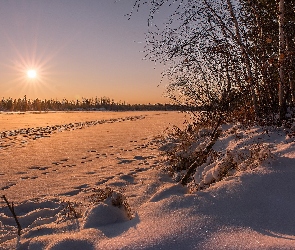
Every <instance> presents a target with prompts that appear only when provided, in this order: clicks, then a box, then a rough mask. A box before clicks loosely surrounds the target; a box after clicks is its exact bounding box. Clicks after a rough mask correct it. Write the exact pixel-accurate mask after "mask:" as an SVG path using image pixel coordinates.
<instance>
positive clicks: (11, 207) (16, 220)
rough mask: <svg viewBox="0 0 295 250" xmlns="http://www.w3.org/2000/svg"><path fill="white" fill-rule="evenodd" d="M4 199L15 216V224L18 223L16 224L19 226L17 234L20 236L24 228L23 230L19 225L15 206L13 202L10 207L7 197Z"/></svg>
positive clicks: (3, 196)
mask: <svg viewBox="0 0 295 250" xmlns="http://www.w3.org/2000/svg"><path fill="white" fill-rule="evenodd" d="M2 198H3V200H4V201H5V202H6V204H7V206H8V208H9V210H10V212H11V213H12V215H13V218H14V220H15V222H16V224H17V228H18V230H17V234H18V235H19V236H20V233H21V230H22V228H21V225H20V223H19V221H18V219H17V216H16V214H15V211H14V206H13V202H12V203H11V205H10V203H9V202H8V200H7V198H6V197H5V195H2Z"/></svg>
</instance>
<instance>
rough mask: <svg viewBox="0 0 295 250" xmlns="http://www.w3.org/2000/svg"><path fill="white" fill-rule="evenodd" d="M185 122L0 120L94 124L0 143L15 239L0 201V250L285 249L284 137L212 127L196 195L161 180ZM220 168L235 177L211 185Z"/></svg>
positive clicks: (290, 151)
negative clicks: (164, 158) (164, 141)
mask: <svg viewBox="0 0 295 250" xmlns="http://www.w3.org/2000/svg"><path fill="white" fill-rule="evenodd" d="M126 117H129V118H128V119H125V118H126ZM131 117H132V118H131ZM183 119H184V115H183V114H180V113H177V112H126V113H125V112H103V113H101V112H89V113H83V112H81V113H47V114H27V113H26V114H22V115H9V116H8V115H6V114H0V121H1V122H0V124H1V125H0V132H1V131H12V130H19V129H22V128H28V127H30V128H42V127H43V128H44V127H46V126H49V127H51V126H56V125H63V124H70V123H76V122H77V123H78V122H86V121H101V122H96V123H91V124H88V125H87V126H83V127H82V128H80V127H75V128H73V127H71V129H62V130H58V131H55V130H54V132H52V133H50V134H49V136H48V137H44V136H43V137H42V136H41V137H40V138H37V139H34V138H33V137H32V136H27V137H23V135H22V134H13V133H11V135H7V136H5V137H3V138H1V145H5V146H3V147H2V146H1V148H0V164H1V168H0V195H1V196H2V195H5V196H6V198H7V199H8V200H9V202H13V203H14V209H15V212H16V214H17V216H18V219H19V222H20V224H21V226H22V231H21V236H20V237H19V236H18V235H17V227H16V223H15V221H14V218H13V216H12V214H11V212H10V211H9V209H8V207H7V206H6V204H5V202H4V201H3V200H1V201H0V248H1V249H48V250H52V249H55V250H56V249H84V250H87V249H294V243H295V227H294V224H295V213H294V207H295V199H294V190H295V182H294V179H295V141H294V138H292V136H291V137H290V136H287V135H286V133H285V131H284V130H283V129H274V128H261V127H259V126H256V127H252V128H249V129H246V128H243V127H242V126H241V125H230V124H227V125H224V126H222V134H221V136H220V138H219V140H218V141H217V142H216V144H215V145H214V147H213V148H214V150H215V151H216V152H218V158H217V159H216V160H215V159H211V160H210V159H209V160H208V161H207V162H206V163H204V164H203V165H202V166H201V167H199V168H198V169H197V172H196V174H195V178H194V179H195V182H196V183H199V184H200V183H201V182H202V185H203V187H204V188H203V189H202V190H199V191H194V192H190V189H189V188H187V187H183V186H181V185H180V184H178V183H176V182H175V181H173V179H172V178H171V176H169V175H168V174H166V173H165V172H163V171H161V165H162V163H161V161H160V157H159V152H160V151H159V149H158V144H157V141H159V137H158V135H160V134H161V133H162V131H163V130H164V129H165V128H166V127H167V126H169V125H171V124H175V125H177V126H179V127H181V126H182V123H183ZM18 121H20V122H19V123H18ZM36 131H37V132H38V131H41V129H36ZM204 131H205V130H204ZM204 131H201V133H200V135H199V136H204V134H206V133H205V132H204ZM44 133H45V132H44ZM22 140H26V142H25V143H21V141H22ZM203 142H204V141H202V140H200V143H203ZM172 146H173V143H171V142H169V145H168V146H167V145H166V147H165V145H163V146H162V149H165V148H166V149H167V148H168V149H169V148H171V147H172ZM193 148H194V150H195V149H197V148H199V145H193ZM228 164H234V165H235V166H236V167H235V171H231V172H229V174H228V175H227V176H226V177H222V178H221V177H220V171H221V170H222V169H223V168H224V167H227V166H228Z"/></svg>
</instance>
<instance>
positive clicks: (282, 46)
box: [279, 0, 286, 120]
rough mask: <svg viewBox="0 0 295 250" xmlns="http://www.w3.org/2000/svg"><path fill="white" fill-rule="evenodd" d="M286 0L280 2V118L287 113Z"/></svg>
mask: <svg viewBox="0 0 295 250" xmlns="http://www.w3.org/2000/svg"><path fill="white" fill-rule="evenodd" d="M284 25H285V1H284V0H280V2H279V76H280V80H279V108H280V120H283V119H284V118H285V114H286V97H285V88H286V86H285V85H286V83H285V81H286V76H285V74H286V73H285V72H286V71H285V58H286V43H285V30H284Z"/></svg>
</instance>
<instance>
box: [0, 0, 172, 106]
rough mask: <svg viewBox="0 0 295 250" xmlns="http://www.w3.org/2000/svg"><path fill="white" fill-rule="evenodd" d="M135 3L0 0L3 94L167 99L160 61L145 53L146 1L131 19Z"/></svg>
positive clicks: (143, 100)
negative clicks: (128, 15) (155, 62)
mask: <svg viewBox="0 0 295 250" xmlns="http://www.w3.org/2000/svg"><path fill="white" fill-rule="evenodd" d="M133 3H134V1H133V0H121V1H115V0H83V1H81V0H1V1H0V34H1V46H0V95H1V96H0V98H2V97H4V98H9V97H11V98H13V99H15V98H23V97H24V95H26V96H27V98H28V99H36V98H39V99H51V98H52V99H58V100H61V99H63V98H66V99H68V100H75V99H81V98H92V97H93V98H94V97H96V96H97V97H103V96H107V97H110V98H111V99H114V100H115V101H125V102H127V103H131V104H133V103H157V102H161V103H164V102H168V101H169V100H168V99H166V98H164V97H163V92H164V89H165V85H166V83H165V81H166V80H165V79H164V81H163V82H161V72H162V71H163V66H161V65H155V64H154V63H153V62H150V61H148V60H144V59H143V58H144V56H145V53H143V52H142V51H143V50H144V46H145V42H144V41H145V33H146V32H147V31H148V26H147V18H148V11H147V7H145V8H143V9H141V11H140V12H138V13H137V12H135V13H134V14H133V15H132V16H131V19H130V20H128V17H126V14H129V13H130V12H131V10H132V7H133ZM29 70H35V71H36V77H35V78H30V77H29V76H28V75H27V74H28V71H29ZM158 85H160V86H159V87H158Z"/></svg>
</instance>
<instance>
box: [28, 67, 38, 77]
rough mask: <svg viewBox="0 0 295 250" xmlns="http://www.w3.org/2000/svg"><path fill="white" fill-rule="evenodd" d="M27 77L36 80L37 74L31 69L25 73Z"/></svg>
mask: <svg viewBox="0 0 295 250" xmlns="http://www.w3.org/2000/svg"><path fill="white" fill-rule="evenodd" d="M27 76H28V77H29V78H36V76H37V72H36V70H33V69H30V70H28V71H27Z"/></svg>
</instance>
